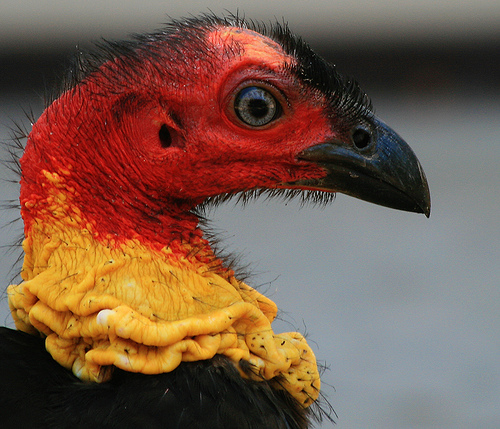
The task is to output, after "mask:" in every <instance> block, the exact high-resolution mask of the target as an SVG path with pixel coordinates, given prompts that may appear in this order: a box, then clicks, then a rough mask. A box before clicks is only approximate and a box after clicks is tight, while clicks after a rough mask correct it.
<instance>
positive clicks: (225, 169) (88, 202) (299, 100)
mask: <svg viewBox="0 0 500 429" xmlns="http://www.w3.org/2000/svg"><path fill="white" fill-rule="evenodd" d="M205 37H206V40H204V41H202V43H203V44H204V46H205V48H204V49H206V52H205V51H203V52H201V51H200V49H198V48H196V47H192V49H188V48H187V47H184V48H182V49H180V48H179V47H177V48H176V49H174V48H172V47H171V46H170V45H168V44H162V43H160V42H156V43H155V44H153V45H151V46H150V47H149V49H150V50H154V51H155V52H156V54H155V55H152V56H149V57H146V56H145V55H144V54H141V53H139V54H138V55H137V58H136V59H134V60H120V59H117V60H114V61H108V62H106V63H105V64H104V65H103V66H101V68H100V70H99V71H96V72H94V73H93V74H91V75H90V76H89V77H87V78H86V79H84V80H83V81H82V82H81V83H80V84H78V85H77V86H76V87H75V88H73V89H71V90H68V91H67V92H65V93H64V94H63V95H62V96H61V97H60V98H59V99H57V100H56V101H55V102H54V103H53V104H52V105H51V106H50V107H49V108H47V110H46V111H45V112H44V113H43V115H42V116H41V118H40V119H39V120H38V122H37V123H36V124H35V125H34V127H33V130H32V132H31V134H30V136H29V139H28V144H27V147H26V151H25V154H24V156H23V158H22V160H21V166H22V174H23V175H22V180H21V184H22V190H21V206H22V214H23V218H24V221H25V228H26V230H25V232H26V236H29V230H30V228H31V225H32V224H33V222H36V220H37V219H40V218H46V217H47V216H49V217H50V216H51V214H50V213H47V211H46V210H44V208H45V207H47V205H48V201H49V200H50V198H51V197H50V195H52V194H53V191H54V186H55V187H57V189H58V190H59V191H62V192H63V193H66V194H67V195H68V196H69V197H70V201H69V203H68V206H67V207H65V210H66V211H67V215H68V216H71V213H72V212H74V213H77V212H81V213H83V218H82V224H81V228H87V229H90V230H91V231H92V232H93V234H94V236H95V237H96V239H98V240H103V241H110V240H111V241H116V242H120V241H121V240H126V239H131V238H136V239H140V240H141V241H143V242H145V243H149V244H150V245H151V246H153V247H156V248H162V247H164V246H166V245H169V244H170V243H171V242H172V240H173V239H175V238H180V237H182V238H183V239H184V240H187V241H192V240H193V239H194V237H198V238H199V237H201V231H200V230H199V229H198V227H197V225H198V218H197V217H196V216H195V215H194V214H193V213H191V210H192V209H193V208H195V207H196V206H197V205H198V204H200V203H201V202H203V201H204V200H205V199H206V198H207V197H211V196H216V195H219V194H222V193H235V192H239V191H245V190H250V189H254V188H271V189H272V188H279V187H283V186H284V185H283V184H284V183H286V182H293V181H295V180H298V179H306V178H319V177H323V176H324V175H325V171H324V170H323V169H321V168H320V167H317V166H315V165H312V164H310V163H305V162H302V161H298V160H297V158H296V157H297V154H298V153H300V152H301V151H302V150H304V149H305V148H307V147H309V146H312V145H315V144H318V143H321V142H324V141H327V140H329V139H332V138H338V136H337V135H336V133H335V130H334V129H333V127H332V121H331V118H329V113H328V111H329V109H328V103H327V101H326V100H325V98H324V96H323V95H322V94H321V93H320V92H319V91H317V90H315V89H312V88H310V87H308V86H306V85H305V84H304V83H303V82H301V81H300V80H299V79H298V78H297V77H296V76H295V75H294V74H293V73H291V72H290V67H291V66H292V65H293V61H294V59H293V58H291V57H289V56H287V55H286V54H285V53H284V52H283V50H282V49H281V47H280V46H279V45H277V44H276V43H275V42H273V41H271V40H270V39H267V38H266V37H264V36H261V35H259V34H257V33H254V32H252V31H249V30H241V29H228V28H224V27H221V28H220V29H217V30H215V31H212V32H209V33H208V34H206V35H205ZM200 43H201V42H200ZM141 55H142V56H141ZM127 66H128V67H129V69H128V70H127ZM250 85H255V86H260V87H263V88H266V89H267V90H268V91H270V92H271V93H272V94H273V95H274V97H275V98H276V100H278V102H279V103H280V104H281V107H282V114H281V116H280V117H279V118H278V119H276V120H275V121H273V122H271V123H270V124H269V125H267V126H263V127H260V128H255V127H250V126H248V125H245V124H244V123H242V121H240V120H239V119H238V117H237V116H236V114H235V113H234V110H233V105H234V97H235V96H236V94H237V93H238V92H239V91H240V90H241V89H242V88H243V87H246V86H250ZM162 127H164V128H163V130H165V129H166V130H168V133H166V134H167V136H168V134H169V135H170V138H171V140H170V141H168V142H163V143H162V139H161V137H160V136H161V133H160V130H161V129H162ZM165 127H166V128H165ZM165 143H168V144H165ZM44 171H48V172H50V173H57V174H58V175H59V176H60V177H61V178H63V182H62V183H63V184H58V185H54V184H53V183H52V182H51V181H48V180H47V178H46V175H45V173H44ZM51 189H52V191H51ZM51 192H52V194H51ZM73 208H76V211H75V210H74V209H73Z"/></svg>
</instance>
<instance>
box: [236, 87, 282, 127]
mask: <svg viewBox="0 0 500 429" xmlns="http://www.w3.org/2000/svg"><path fill="white" fill-rule="evenodd" d="M234 111H235V113H236V116H237V117H238V119H239V120H240V121H242V122H243V123H245V124H246V125H250V126H252V127H262V126H264V125H267V124H269V123H270V122H272V121H274V120H275V119H277V118H278V117H279V115H280V113H281V106H280V105H279V103H278V102H277V101H276V99H275V98H274V96H273V95H272V94H271V93H270V92H269V91H267V90H266V89H264V88H260V87H258V86H249V87H247V88H244V89H242V90H241V91H240V92H239V93H238V94H237V95H236V98H235V100H234Z"/></svg>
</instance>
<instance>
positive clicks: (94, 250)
mask: <svg viewBox="0 0 500 429" xmlns="http://www.w3.org/2000/svg"><path fill="white" fill-rule="evenodd" d="M23 151H24V152H23V154H22V156H21V158H20V161H19V166H20V189H21V191H20V211H21V216H22V219H23V222H24V240H23V243H22V248H23V252H24V261H23V266H22V269H21V278H22V281H21V282H20V283H19V284H13V285H11V286H9V287H8V290H7V294H8V299H9V306H10V310H11V313H12V317H13V319H14V322H15V325H16V329H9V328H0V343H1V346H0V362H1V368H2V370H1V371H0V373H1V375H0V377H1V385H2V398H1V401H0V409H1V411H0V421H1V422H2V427H27V428H29V427H36V428H43V427H47V428H72V429H73V428H80V427H89V426H93V427H100V428H118V427H119V428H129V427H130V428H132V427H134V428H138V427H144V428H236V427H238V428H287V429H292V428H307V427H311V425H312V424H314V419H320V418H322V416H323V417H324V415H325V414H326V416H327V417H329V416H328V413H327V412H326V413H325V412H324V413H321V400H322V399H321V398H320V376H319V372H320V371H319V369H318V365H317V363H316V358H315V356H314V353H313V351H312V350H311V348H310V347H309V345H308V344H307V341H306V339H305V338H304V336H303V335H301V334H300V333H297V332H290V333H275V332H274V331H273V328H272V321H273V320H274V319H275V317H276V314H277V306H276V304H275V303H274V302H273V301H271V300H270V299H269V298H267V297H265V296H264V295H263V294H262V293H260V292H259V291H258V290H256V289H254V288H252V287H251V286H249V285H247V284H246V283H245V281H244V280H243V279H241V278H239V277H238V270H237V269H236V268H235V267H233V265H232V263H231V261H230V260H229V259H226V258H224V257H222V256H220V254H219V253H218V252H217V251H216V250H215V245H214V242H213V239H212V238H210V237H208V235H209V232H207V231H206V230H204V228H205V225H206V224H207V219H206V217H205V213H206V209H207V207H210V206H212V205H217V204H220V203H223V202H225V201H227V200H230V199H234V198H236V200H237V201H243V202H245V201H247V200H248V199H251V198H254V197H258V196H260V195H266V196H268V197H269V198H274V197H282V198H285V199H292V198H301V199H302V200H303V201H313V202H319V203H323V204H327V203H329V202H331V201H332V200H333V197H334V195H335V193H336V192H341V193H344V194H347V195H350V196H353V197H356V198H360V199H362V200H366V201H368V202H372V203H376V204H379V205H383V206H386V207H390V208H394V209H400V210H406V211H410V212H415V213H423V214H425V215H426V216H429V214H430V193H429V187H428V183H427V179H426V177H425V174H424V172H423V169H422V167H421V165H420V163H419V161H418V159H417V157H416V156H415V154H414V153H413V151H412V150H411V149H410V147H409V146H408V144H407V143H406V142H405V141H404V140H403V139H402V138H401V137H400V136H399V135H398V134H397V133H396V132H395V131H393V130H392V129H391V128H390V127H389V126H387V125H386V124H385V123H384V122H383V121H382V120H381V119H379V118H378V117H377V116H375V114H374V112H373V108H372V105H371V102H370V100H369V98H368V96H367V95H366V94H365V93H364V92H363V91H362V90H361V89H360V87H359V85H358V84H357V82H356V81H354V80H352V79H349V78H345V77H344V76H342V75H341V74H340V73H339V72H338V71H337V68H336V67H335V66H333V65H332V64H330V63H328V62H327V61H325V60H324V59H323V58H321V57H320V56H319V55H317V54H316V53H315V52H314V51H313V50H312V49H311V47H310V46H309V45H308V44H307V43H306V42H305V41H303V40H302V39H301V38H300V37H298V36H296V35H294V34H293V33H292V32H291V30H290V29H289V28H288V26H287V25H286V24H284V23H273V24H267V25H264V24H260V23H256V22H252V21H247V20H245V19H244V18H241V17H239V16H236V15H228V16H224V17H217V16H215V15H213V14H205V15H200V16H197V17H191V18H186V19H179V20H172V21H171V22H170V23H169V24H166V25H165V26H164V27H163V28H161V29H160V30H158V31H156V32H154V33H150V34H141V35H135V36H134V37H133V38H132V39H131V40H128V41H123V42H111V41H102V42H100V43H98V44H97V47H96V48H95V50H94V51H92V52H90V53H87V54H83V53H78V54H77V58H76V60H75V63H74V66H73V67H72V68H71V69H70V71H69V77H68V78H67V79H66V80H65V83H64V84H63V85H62V88H61V90H60V91H59V93H58V95H57V96H55V97H54V98H53V100H52V101H51V102H50V103H48V107H46V109H45V110H44V112H43V113H42V114H41V116H40V118H39V119H38V120H37V121H36V122H35V123H34V124H33V126H32V129H31V131H30V132H29V133H28V135H27V136H26V143H25V146H24V147H23ZM318 398H319V399H318ZM318 403H320V405H318ZM318 409H319V410H320V411H318Z"/></svg>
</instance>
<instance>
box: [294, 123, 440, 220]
mask: <svg viewBox="0 0 500 429" xmlns="http://www.w3.org/2000/svg"><path fill="white" fill-rule="evenodd" d="M297 158H298V159H299V160H303V161H308V162H313V163H316V164H318V165H320V166H321V167H323V168H324V169H325V170H326V171H327V175H326V176H325V177H323V178H321V179H308V180H300V181H297V182H294V183H289V184H287V185H288V186H291V187H295V186H297V187H302V188H307V189H318V190H328V191H334V192H342V193H343V194H347V195H351V196H353V197H356V198H360V199H362V200H365V201H369V202H372V203H375V204H380V205H382V206H386V207H391V208H395V209H399V210H407V211H411V212H416V213H424V214H425V215H426V216H427V217H429V215H430V211H431V198H430V193H429V186H428V185H427V179H426V178H425V174H424V171H423V170H422V167H421V166H420V163H419V162H418V159H417V157H416V156H415V154H414V153H413V151H412V150H411V148H410V146H408V144H407V143H406V142H405V141H404V140H403V139H402V138H401V137H400V136H399V135H398V134H396V132H394V131H393V130H392V129H391V128H389V127H388V126H387V125H385V124H384V123H383V122H382V121H380V120H378V119H377V118H372V119H371V121H370V126H369V127H356V128H354V130H353V132H352V133H351V138H350V140H349V141H341V140H332V141H327V142H324V143H321V144H318V145H315V146H311V147H309V148H307V149H305V150H304V151H302V152H301V153H300V154H299V155H298V157H297Z"/></svg>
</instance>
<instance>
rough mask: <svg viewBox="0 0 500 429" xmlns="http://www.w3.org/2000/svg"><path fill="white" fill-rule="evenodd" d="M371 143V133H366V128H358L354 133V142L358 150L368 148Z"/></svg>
mask: <svg viewBox="0 0 500 429" xmlns="http://www.w3.org/2000/svg"><path fill="white" fill-rule="evenodd" d="M371 141H372V135H371V133H370V132H369V131H366V130H365V129H364V128H356V129H355V130H354V131H353V133H352V142H353V143H354V146H356V147H357V148H358V149H364V148H366V147H367V146H369V145H370V143H371Z"/></svg>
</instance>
